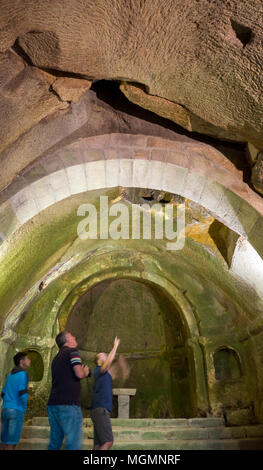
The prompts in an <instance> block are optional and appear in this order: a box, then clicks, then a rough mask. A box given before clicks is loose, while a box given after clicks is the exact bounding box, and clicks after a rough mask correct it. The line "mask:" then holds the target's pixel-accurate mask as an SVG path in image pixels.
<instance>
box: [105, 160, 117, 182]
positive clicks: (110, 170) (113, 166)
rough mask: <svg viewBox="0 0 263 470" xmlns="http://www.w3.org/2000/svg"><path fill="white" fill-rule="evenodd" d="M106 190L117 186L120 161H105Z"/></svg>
mask: <svg viewBox="0 0 263 470" xmlns="http://www.w3.org/2000/svg"><path fill="white" fill-rule="evenodd" d="M105 168H106V181H105V186H106V187H107V188H113V187H115V186H119V175H120V160H105Z"/></svg>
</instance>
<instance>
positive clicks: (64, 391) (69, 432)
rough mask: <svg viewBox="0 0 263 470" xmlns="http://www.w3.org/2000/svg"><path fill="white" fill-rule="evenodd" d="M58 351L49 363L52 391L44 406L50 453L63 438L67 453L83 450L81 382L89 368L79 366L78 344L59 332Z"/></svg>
mask: <svg viewBox="0 0 263 470" xmlns="http://www.w3.org/2000/svg"><path fill="white" fill-rule="evenodd" d="M56 343H57V345H58V347H59V352H58V354H57V355H56V357H55V358H54V359H53V361H52V366H51V368H52V388H51V393H50V397H49V400H48V404H47V410H48V418H49V424H50V441H49V446H48V449H49V450H59V449H60V448H61V445H62V442H63V439H64V437H65V438H66V449H67V450H79V449H81V447H82V412H81V407H80V380H81V379H84V378H85V377H88V375H89V368H88V367H87V366H84V365H83V364H82V361H81V358H80V356H79V353H78V350H77V349H76V348H77V341H76V338H75V337H74V336H72V334H71V333H69V332H66V331H62V332H61V333H59V334H58V335H57V337H56Z"/></svg>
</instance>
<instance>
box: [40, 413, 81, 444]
mask: <svg viewBox="0 0 263 470" xmlns="http://www.w3.org/2000/svg"><path fill="white" fill-rule="evenodd" d="M47 411H48V419H49V424H50V436H49V446H48V450H59V449H60V448H61V446H62V442H63V439H64V437H65V438H66V447H65V448H66V450H81V448H82V412H81V408H80V407H79V406H76V405H49V406H48V407H47Z"/></svg>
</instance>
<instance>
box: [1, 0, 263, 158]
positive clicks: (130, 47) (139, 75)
mask: <svg viewBox="0 0 263 470" xmlns="http://www.w3.org/2000/svg"><path fill="white" fill-rule="evenodd" d="M1 10H2V11H1V18H0V31H1V33H0V47H1V49H0V50H1V51H2V52H5V51H6V50H8V49H9V48H10V47H11V46H13V45H14V43H15V42H16V45H17V46H18V47H20V48H22V50H23V51H24V53H25V54H26V56H27V58H28V61H29V62H31V65H32V64H33V65H35V66H37V67H40V68H44V69H47V70H59V71H62V72H67V73H73V74H77V75H78V76H80V75H82V76H83V75H84V76H85V78H92V79H102V78H104V79H113V80H126V81H133V82H137V83H140V84H143V85H145V86H146V89H147V91H148V92H149V94H151V95H155V96H159V97H162V98H165V99H167V100H169V101H172V102H175V103H177V104H180V105H182V106H184V107H185V108H186V109H187V110H189V111H191V112H192V113H193V114H195V115H197V116H199V117H200V118H202V120H205V121H207V122H209V123H210V124H213V125H214V126H217V127H220V128H222V129H225V130H227V131H230V132H233V133H235V134H237V135H240V136H242V137H243V138H244V139H245V140H247V141H249V142H252V143H254V145H255V146H256V147H257V148H259V149H261V148H262V146H263V137H262V136H263V132H262V130H263V119H262V118H263V103H262V100H261V90H262V80H263V78H262V77H263V73H262V68H263V65H262V64H263V60H262V55H263V50H262V39H263V30H262V22H263V20H262V18H263V15H262V13H263V5H262V1H261V0H247V1H246V2H241V1H240V0H214V1H212V2H211V1H210V0H200V1H197V0H186V1H185V0H177V1H174V0H165V1H164V0H162V1H161V2H160V0H151V1H149V0H145V1H140V2H139V1H137V0H129V1H127V0H114V1H112V0H104V1H103V2H102V1H99V2H97V1H95V0H87V1H85V2H82V1H80V0H56V1H48V2H47V1H43V0H41V1H39V2H35V1H34V0H25V1H21V0H14V1H13V2H9V1H8V0H2V1H1Z"/></svg>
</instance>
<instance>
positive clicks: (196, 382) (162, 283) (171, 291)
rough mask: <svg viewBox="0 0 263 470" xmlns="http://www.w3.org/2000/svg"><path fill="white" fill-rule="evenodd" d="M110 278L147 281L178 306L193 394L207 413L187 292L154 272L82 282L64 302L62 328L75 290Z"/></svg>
mask: <svg viewBox="0 0 263 470" xmlns="http://www.w3.org/2000/svg"><path fill="white" fill-rule="evenodd" d="M98 278H99V281H98ZM110 279H134V280H139V281H140V282H147V283H149V284H152V285H153V286H158V287H159V288H160V289H161V290H162V291H163V293H164V295H166V296H168V297H169V299H171V301H172V302H173V303H174V304H175V306H176V308H177V310H178V311H179V314H180V317H181V320H182V322H183V325H184V327H185V328H186V330H187V347H188V348H189V352H190V355H191V356H192V357H191V367H192V379H193V383H192V384H191V385H192V389H193V390H192V391H193V393H194V395H195V403H194V407H195V413H196V414H197V413H198V414H201V415H203V414H206V413H207V412H208V411H209V401H208V391H207V384H206V378H205V364H204V357H203V352H202V348H201V346H200V343H199V336H200V334H199V330H198V324H197V321H196V318H195V315H194V312H193V309H192V307H191V305H190V304H189V302H188V301H187V299H186V298H185V297H184V295H183V293H182V292H180V290H179V289H178V288H177V287H176V286H175V285H174V284H173V283H172V282H171V281H169V280H167V279H166V278H163V277H162V276H159V275H157V274H154V273H147V272H138V271H135V270H132V269H130V268H127V269H126V270H125V269H123V267H122V268H121V269H120V270H114V274H113V273H112V272H104V273H103V272H102V273H98V272H97V273H96V274H95V275H94V276H91V277H89V278H88V279H87V280H85V279H84V280H82V282H81V283H80V284H78V285H77V286H76V287H75V289H73V290H72V291H71V293H70V294H69V295H67V296H66V297H65V298H64V300H62V301H60V306H59V308H58V322H59V328H60V329H63V328H64V327H65V325H66V321H67V318H68V315H69V311H70V309H72V308H73V306H74V305H75V303H76V302H77V299H78V297H77V296H76V295H75V292H74V291H76V290H77V289H79V288H82V289H83V284H85V289H86V290H88V289H91V288H92V287H94V286H96V285H97V284H98V283H101V282H103V281H105V280H110ZM81 286H82V287H81ZM71 299H72V302H71ZM62 317H63V318H62Z"/></svg>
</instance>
